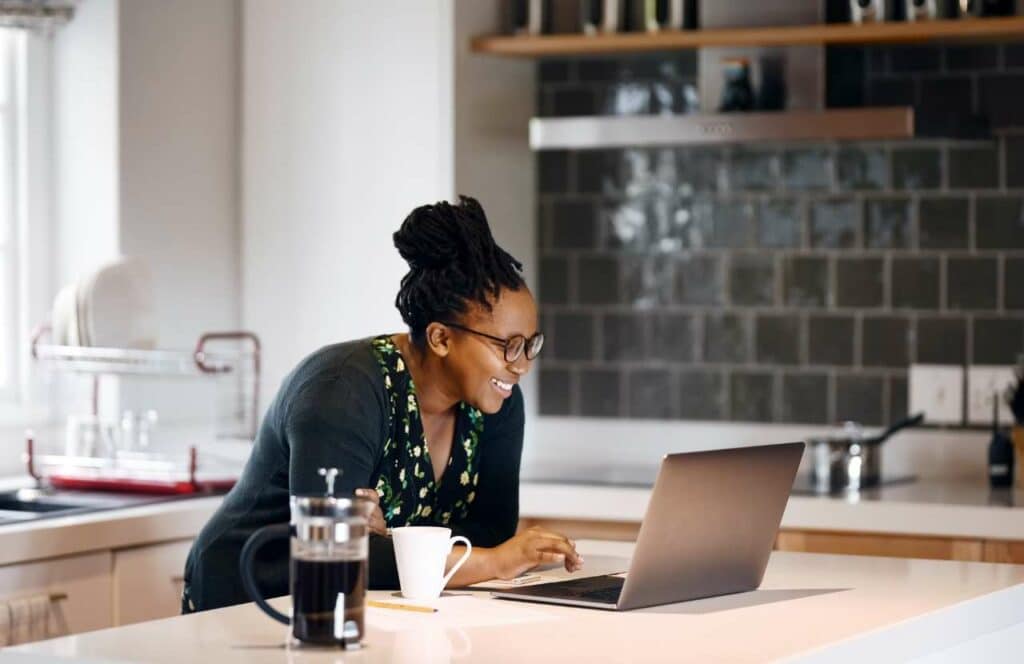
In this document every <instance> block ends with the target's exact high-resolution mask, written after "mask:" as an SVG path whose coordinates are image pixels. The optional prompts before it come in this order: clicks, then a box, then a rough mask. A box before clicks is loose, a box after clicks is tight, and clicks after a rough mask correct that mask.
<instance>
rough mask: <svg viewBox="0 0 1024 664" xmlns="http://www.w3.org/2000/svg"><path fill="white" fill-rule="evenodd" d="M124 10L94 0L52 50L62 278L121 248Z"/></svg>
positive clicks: (79, 10)
mask: <svg viewBox="0 0 1024 664" xmlns="http://www.w3.org/2000/svg"><path fill="white" fill-rule="evenodd" d="M118 10H119V3H118V2H116V1H115V0H88V2H83V3H81V4H80V5H78V7H77V9H76V12H75V19H74V21H72V22H71V23H69V24H68V25H67V26H65V27H64V28H62V29H61V30H59V31H58V32H57V34H56V36H55V38H54V44H53V48H54V52H53V95H52V99H53V111H54V115H53V124H54V126H53V136H54V143H53V146H54V159H53V177H54V188H53V191H54V207H53V211H54V229H55V237H56V238H57V244H56V249H57V256H56V260H55V261H54V265H55V268H56V270H55V271H56V274H55V283H56V284H57V286H58V287H59V285H60V284H63V283H65V282H68V281H71V280H72V279H75V278H77V277H78V276H79V275H81V274H82V273H83V272H85V271H86V270H87V269H89V267H91V266H92V265H94V264H95V263H96V262H99V261H103V260H106V259H108V258H111V257H113V256H116V255H117V251H118V237H117V233H118V213H119V209H118V208H119V202H118V170H119V166H120V164H119V161H118V146H119V137H118V121H119V113H118V72H119V69H120V67H119V64H120V63H119V62H118V30H117V21H118Z"/></svg>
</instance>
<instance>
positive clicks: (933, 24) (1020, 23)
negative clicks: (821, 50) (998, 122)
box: [471, 16, 1024, 58]
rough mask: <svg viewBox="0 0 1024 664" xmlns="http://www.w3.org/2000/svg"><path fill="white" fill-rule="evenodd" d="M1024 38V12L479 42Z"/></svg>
mask: <svg viewBox="0 0 1024 664" xmlns="http://www.w3.org/2000/svg"><path fill="white" fill-rule="evenodd" d="M1015 38H1017V39H1024V16H1010V17H998V18H979V19H970V20H955V21H953V20H945V21H929V22H922V23H906V22H899V23H897V22H892V23H873V24H864V25H853V24H848V23H831V24H827V25H826V24H822V25H799V26H789V27H774V28H721V29H713V30H711V29H709V30H689V31H686V30H684V31H678V32H660V33H641V32H626V33H619V34H614V35H599V36H587V35H582V34H558V35H542V36H539V37H529V36H517V37H510V36H505V35H501V36H482V37H477V38H475V39H474V40H473V42H472V45H471V48H472V50H473V51H474V52H476V53H485V54H489V55H498V56H505V57H520V58H540V57H546V56H557V55H601V54H614V53H641V52H644V51H666V50H676V49H687V48H702V47H708V46H807V45H828V44H861V45H866V44H900V43H922V42H929V41H961V40H962V41H986V40H998V39H1015Z"/></svg>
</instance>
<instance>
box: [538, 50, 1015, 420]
mask: <svg viewBox="0 0 1024 664" xmlns="http://www.w3.org/2000/svg"><path fill="white" fill-rule="evenodd" d="M863 55H864V57H863V58H862V61H863V62H864V68H865V73H864V77H863V80H861V81H858V82H857V84H858V85H862V86H863V89H862V93H863V94H862V95H860V97H861V98H862V99H865V100H866V101H867V103H871V104H878V105H883V104H892V103H912V104H915V105H916V106H917V107H918V108H919V109H920V110H921V111H922V112H925V108H924V106H925V105H928V104H945V105H946V106H949V105H953V106H959V107H961V108H963V109H964V110H970V111H972V112H976V113H981V114H983V115H986V116H988V117H989V118H990V119H991V121H992V122H993V123H994V124H995V125H997V127H999V128H1006V127H1009V126H1012V125H1014V124H1019V125H1022V126H1024V47H1019V46H1016V45H1005V46H1001V45H995V46H972V47H963V46H958V47H949V48H939V47H912V48H903V47H901V48H889V49H872V50H869V51H866V52H865V53H864V54H863ZM695 64H696V61H695V56H694V54H693V53H671V54H665V55H662V56H645V57H643V58H629V59H616V60H609V59H598V60H584V59H580V60H547V61H542V62H541V63H540V64H539V65H538V66H539V69H540V72H539V73H540V76H539V80H540V84H539V87H538V100H537V103H538V106H539V113H541V114H543V115H581V114H594V113H613V112H628V113H638V112H681V111H682V110H684V109H686V108H693V107H694V106H695V98H694V95H695V93H696V90H695V86H694V76H695V69H696V67H695ZM538 188H539V196H538V200H539V201H540V203H539V209H538V221H539V238H540V242H541V264H540V294H539V297H540V302H541V312H542V326H543V329H544V331H545V333H546V334H547V335H548V338H549V346H548V347H547V348H546V349H545V352H544V356H543V360H542V362H541V365H540V385H541V400H540V404H541V412H542V413H543V414H551V415H555V414H557V415H581V416H605V417H608V416H610V417H637V418H684V419H699V420H737V421H757V422H794V423H822V424H824V423H830V422H836V421H840V420H844V419H855V420H859V421H862V422H865V423H869V424H881V423H883V422H887V421H890V420H893V419H895V418H897V417H899V416H901V415H903V414H905V413H906V411H907V403H906V395H907V369H908V366H909V364H911V363H915V362H917V363H939V364H961V363H975V364H1008V363H1011V362H1012V361H1013V360H1014V358H1015V357H1016V354H1017V353H1018V352H1020V351H1022V350H1024V208H1022V202H1024V136H1020V137H1018V136H1014V135H1013V133H1012V132H1010V133H1008V134H1005V135H1002V134H1001V135H1000V137H999V138H997V139H994V140H988V141H970V142H968V141H958V140H957V141H955V140H946V139H944V140H940V139H928V140H921V139H918V140H913V141H887V142H873V143H832V142H820V143H791V144H773V145H763V144H749V145H733V146H725V147H706V146H705V147H679V148H663V149H655V148H650V149H615V150H590V151H552V152H543V153H539V155H538Z"/></svg>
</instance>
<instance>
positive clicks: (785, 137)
mask: <svg viewBox="0 0 1024 664" xmlns="http://www.w3.org/2000/svg"><path fill="white" fill-rule="evenodd" d="M913 136H914V110H913V109H912V108H903V107H894V108H851V109H835V110H828V111H785V112H779V111H775V112H769V113H721V114H697V115H653V116H652V115H648V116H587V117H574V118H532V119H531V120H530V147H531V148H532V149H534V150H565V149H575V150H586V149H593V148H615V147H628V146H653V145H687V144H689V145H699V144H714V143H736V142H744V143H747V142H756V141H801V140H815V139H829V140H881V139H899V138H911V137H913Z"/></svg>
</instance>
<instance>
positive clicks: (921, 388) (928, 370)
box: [909, 364, 964, 424]
mask: <svg viewBox="0 0 1024 664" xmlns="http://www.w3.org/2000/svg"><path fill="white" fill-rule="evenodd" d="M909 401H910V412H911V413H918V412H924V414H925V415H924V421H925V422H928V423H933V424H962V423H963V421H964V369H963V367H960V366H944V365H934V364H913V365H911V367H910V399H909Z"/></svg>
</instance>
